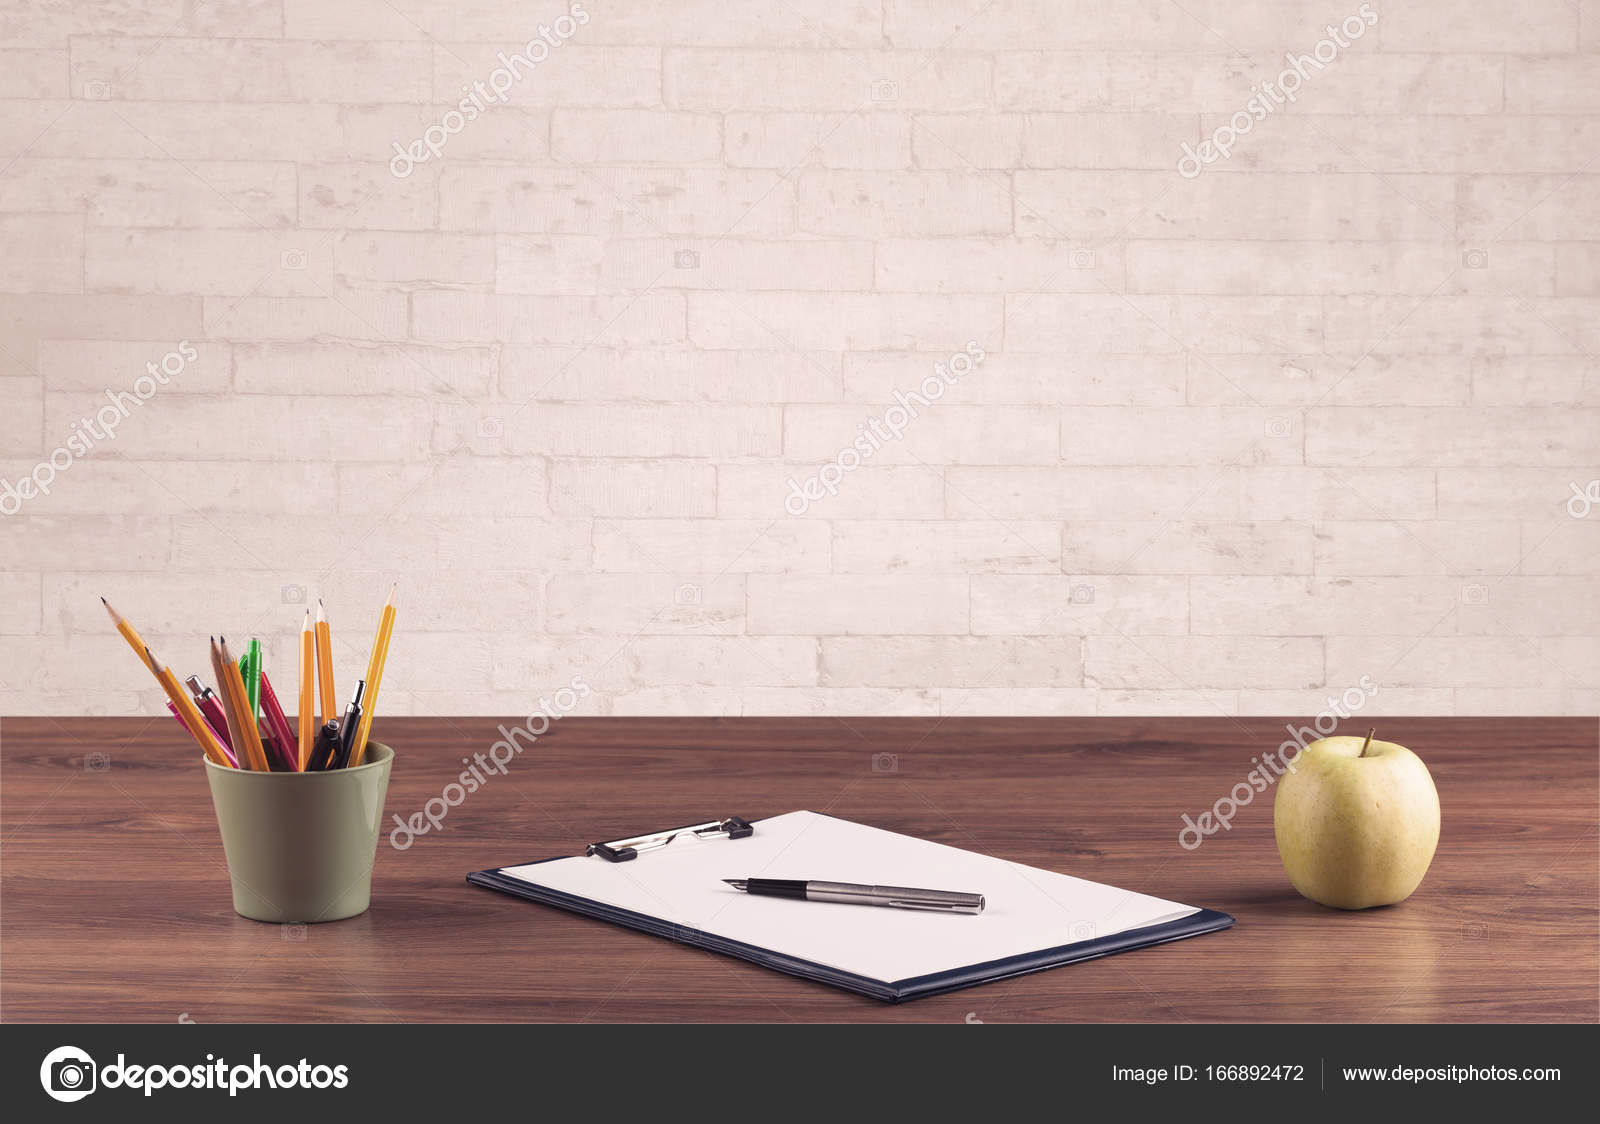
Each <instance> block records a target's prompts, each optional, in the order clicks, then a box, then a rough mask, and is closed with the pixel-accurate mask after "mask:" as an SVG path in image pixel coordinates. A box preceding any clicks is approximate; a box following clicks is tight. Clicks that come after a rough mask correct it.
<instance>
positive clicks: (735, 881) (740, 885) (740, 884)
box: [723, 878, 750, 890]
mask: <svg viewBox="0 0 1600 1124" xmlns="http://www.w3.org/2000/svg"><path fill="white" fill-rule="evenodd" d="M723 881H724V882H726V883H727V884H728V885H730V886H732V887H733V888H734V889H735V890H743V889H744V888H745V887H746V886H747V885H749V884H750V880H749V879H748V878H724V879H723Z"/></svg>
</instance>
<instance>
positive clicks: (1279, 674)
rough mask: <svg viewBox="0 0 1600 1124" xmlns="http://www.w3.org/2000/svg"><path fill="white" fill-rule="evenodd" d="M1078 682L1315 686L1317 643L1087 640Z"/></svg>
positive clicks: (1190, 687)
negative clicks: (1081, 676)
mask: <svg viewBox="0 0 1600 1124" xmlns="http://www.w3.org/2000/svg"><path fill="white" fill-rule="evenodd" d="M1083 678H1084V682H1085V683H1086V684H1088V685H1090V686H1094V687H1100V688H1104V689H1107V690H1122V691H1127V690H1139V689H1143V688H1159V689H1164V690H1174V689H1175V690H1186V691H1194V690H1205V689H1228V688H1233V687H1235V686H1236V685H1237V684H1239V683H1249V684H1250V686H1251V687H1252V688H1254V689H1263V688H1277V689H1307V688H1312V687H1318V686H1321V684H1322V682H1323V671H1322V641H1321V640H1315V639H1307V638H1304V637H1273V638H1265V637H1255V636H1251V637H1232V636H1141V637H1139V638H1137V639H1132V638H1129V637H1126V636H1116V635H1111V636H1090V637H1089V638H1088V639H1087V640H1085V641H1084V657H1083Z"/></svg>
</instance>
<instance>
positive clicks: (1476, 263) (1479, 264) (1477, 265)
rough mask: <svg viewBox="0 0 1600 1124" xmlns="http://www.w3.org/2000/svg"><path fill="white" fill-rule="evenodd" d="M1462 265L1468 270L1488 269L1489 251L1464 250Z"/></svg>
mask: <svg viewBox="0 0 1600 1124" xmlns="http://www.w3.org/2000/svg"><path fill="white" fill-rule="evenodd" d="M1461 265H1462V267H1463V268H1466V269H1488V268H1489V251H1488V250H1463V251H1461Z"/></svg>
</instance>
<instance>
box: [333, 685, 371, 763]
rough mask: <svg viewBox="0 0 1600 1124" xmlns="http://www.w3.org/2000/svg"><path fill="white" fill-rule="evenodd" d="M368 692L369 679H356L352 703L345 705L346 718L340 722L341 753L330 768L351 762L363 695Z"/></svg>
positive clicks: (351, 697)
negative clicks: (351, 752)
mask: <svg viewBox="0 0 1600 1124" xmlns="http://www.w3.org/2000/svg"><path fill="white" fill-rule="evenodd" d="M366 693H367V681H366V680H365V679H357V680H356V689H355V693H354V694H352V695H351V696H350V705H349V706H347V707H345V711H344V720H343V721H341V722H340V723H339V754H338V756H337V757H335V758H334V760H333V764H332V765H330V766H328V767H329V768H330V769H343V768H344V767H345V766H346V765H348V764H350V751H351V750H352V749H354V748H355V744H356V730H357V729H358V728H359V727H360V725H361V697H362V696H363V695H365V694H366Z"/></svg>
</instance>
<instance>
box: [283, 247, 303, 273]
mask: <svg viewBox="0 0 1600 1124" xmlns="http://www.w3.org/2000/svg"><path fill="white" fill-rule="evenodd" d="M278 265H279V266H280V267H282V268H283V269H304V268H305V267H306V252H305V251H304V250H285V251H283V253H281V254H279V255H278Z"/></svg>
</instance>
